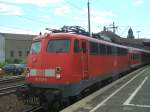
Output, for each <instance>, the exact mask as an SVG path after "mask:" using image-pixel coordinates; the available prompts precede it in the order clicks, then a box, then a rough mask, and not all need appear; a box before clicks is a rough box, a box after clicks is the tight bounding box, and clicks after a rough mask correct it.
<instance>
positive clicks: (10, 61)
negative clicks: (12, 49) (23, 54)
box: [0, 59, 26, 68]
mask: <svg viewBox="0 0 150 112" xmlns="http://www.w3.org/2000/svg"><path fill="white" fill-rule="evenodd" d="M24 63H26V62H25V60H23V59H6V61H5V62H0V68H2V67H3V66H4V65H6V64H24Z"/></svg>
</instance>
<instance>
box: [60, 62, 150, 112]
mask: <svg viewBox="0 0 150 112" xmlns="http://www.w3.org/2000/svg"><path fill="white" fill-rule="evenodd" d="M61 112H150V65H147V66H145V67H142V68H140V69H137V70H135V71H133V72H131V73H129V74H128V75H126V76H124V77H122V78H120V79H119V80H117V81H115V82H113V83H111V84H109V85H107V86H106V87H104V88H102V89H100V90H98V91H97V92H95V93H93V94H91V95H89V96H87V97H85V98H84V99H82V100H80V101H79V102H76V103H75V104H73V105H71V106H69V107H67V108H65V109H64V110H62V111H61Z"/></svg>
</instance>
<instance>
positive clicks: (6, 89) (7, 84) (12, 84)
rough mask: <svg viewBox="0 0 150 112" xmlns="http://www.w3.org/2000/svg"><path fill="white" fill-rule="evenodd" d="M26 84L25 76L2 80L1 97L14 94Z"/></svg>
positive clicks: (0, 84)
mask: <svg viewBox="0 0 150 112" xmlns="http://www.w3.org/2000/svg"><path fill="white" fill-rule="evenodd" d="M23 84H24V76H17V77H11V78H8V79H4V80H0V96H4V95H8V94H13V93H14V92H15V91H16V88H18V87H20V86H22V85H23Z"/></svg>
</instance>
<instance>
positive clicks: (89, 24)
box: [87, 0, 92, 36]
mask: <svg viewBox="0 0 150 112" xmlns="http://www.w3.org/2000/svg"><path fill="white" fill-rule="evenodd" d="M87 6H88V31H89V36H92V35H91V21H90V2H89V0H88V3H87Z"/></svg>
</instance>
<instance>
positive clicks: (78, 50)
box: [74, 39, 80, 53]
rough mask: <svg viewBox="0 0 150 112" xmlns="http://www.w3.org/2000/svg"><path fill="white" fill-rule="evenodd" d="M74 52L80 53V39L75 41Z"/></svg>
mask: <svg viewBox="0 0 150 112" xmlns="http://www.w3.org/2000/svg"><path fill="white" fill-rule="evenodd" d="M74 52H75V53H78V52H80V46H79V40H78V39H76V40H74Z"/></svg>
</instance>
